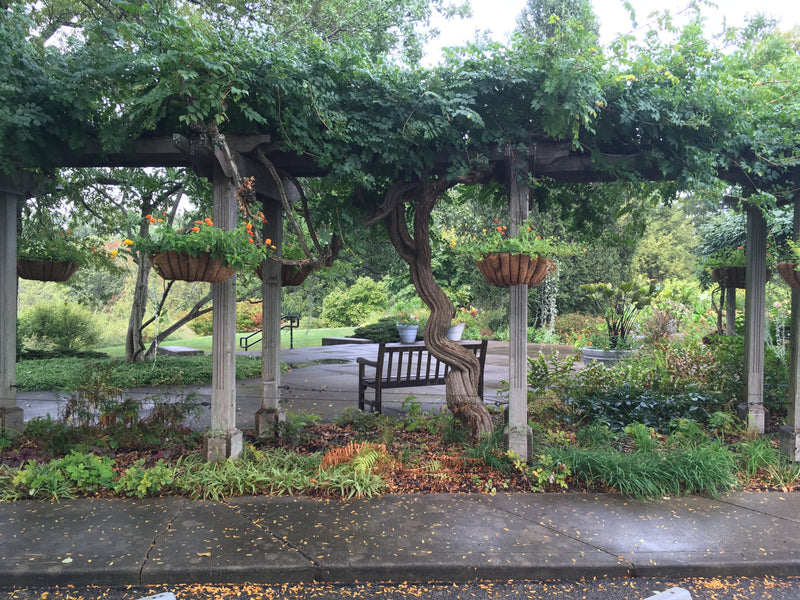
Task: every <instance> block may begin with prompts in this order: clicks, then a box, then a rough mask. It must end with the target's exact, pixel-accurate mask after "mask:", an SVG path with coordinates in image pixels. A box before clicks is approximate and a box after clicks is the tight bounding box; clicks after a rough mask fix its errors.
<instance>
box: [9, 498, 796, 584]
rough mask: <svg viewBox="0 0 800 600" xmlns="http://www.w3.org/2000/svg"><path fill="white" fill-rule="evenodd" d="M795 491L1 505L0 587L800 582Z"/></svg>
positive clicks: (85, 500) (173, 499)
mask: <svg viewBox="0 0 800 600" xmlns="http://www.w3.org/2000/svg"><path fill="white" fill-rule="evenodd" d="M798 515H800V495H798V494H775V493H771V494H753V493H735V494H731V495H730V496H727V497H724V498H722V499H720V500H709V499H706V498H698V497H688V498H680V499H679V498H675V499H662V500H658V501H655V502H649V503H643V502H636V501H630V500H625V499H623V498H621V497H619V496H615V495H609V494H600V495H597V494H513V495H504V494H498V495H496V496H489V495H481V494H476V495H389V496H383V497H380V498H374V499H368V500H351V501H321V500H314V499H310V498H266V497H242V498H236V499H233V500H230V501H229V502H227V503H224V504H221V503H212V502H204V501H192V500H187V499H184V498H153V499H145V500H119V499H80V500H70V501H61V502H58V503H52V502H40V501H20V502H16V503H13V504H0V558H1V560H0V581H2V582H3V585H4V586H23V585H24V586H50V585H62V586H63V585H68V584H73V585H92V584H97V585H115V586H117V585H138V584H156V583H243V582H253V583H289V582H308V583H311V582H340V583H346V582H355V581H361V582H364V581H393V582H402V581H469V580H475V579H489V580H510V579H526V580H535V579H541V580H545V579H547V580H549V579H581V578H592V577H600V578H602V577H610V578H617V577H671V578H686V577H696V576H706V577H711V576H740V577H746V576H751V577H757V576H767V575H772V576H790V575H797V574H800V516H798Z"/></svg>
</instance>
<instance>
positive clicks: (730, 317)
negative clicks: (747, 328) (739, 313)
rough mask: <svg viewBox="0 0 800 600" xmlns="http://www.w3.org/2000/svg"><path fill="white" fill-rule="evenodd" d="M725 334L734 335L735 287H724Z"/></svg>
mask: <svg viewBox="0 0 800 600" xmlns="http://www.w3.org/2000/svg"><path fill="white" fill-rule="evenodd" d="M725 335H727V336H730V337H733V336H735V335H736V288H735V287H729V288H725Z"/></svg>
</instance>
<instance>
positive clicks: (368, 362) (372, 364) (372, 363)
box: [356, 356, 378, 368]
mask: <svg viewBox="0 0 800 600" xmlns="http://www.w3.org/2000/svg"><path fill="white" fill-rule="evenodd" d="M356 362H357V363H358V364H360V365H366V366H368V367H375V368H377V367H378V361H376V360H369V359H367V358H364V357H363V356H359V357H358V358H356Z"/></svg>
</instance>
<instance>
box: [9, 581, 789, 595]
mask: <svg viewBox="0 0 800 600" xmlns="http://www.w3.org/2000/svg"><path fill="white" fill-rule="evenodd" d="M675 587H679V588H683V589H685V590H687V591H688V592H689V594H690V595H691V598H692V600H761V599H768V600H800V576H798V577H786V578H774V577H764V578H735V577H731V578H711V579H703V578H694V579H645V578H637V579H615V580H604V581H509V582H489V581H485V582H474V583H457V584H447V583H440V584H420V583H408V584H396V585H384V584H379V583H372V584H354V585H335V584H331V585H308V584H283V585H258V584H245V585H183V586H151V587H129V588H106V587H59V588H4V587H0V598H4V599H7V600H139V599H140V598H146V597H148V596H154V595H158V594H165V598H166V595H167V594H173V595H174V596H175V598H176V600H228V599H229V598H230V599H234V598H235V599H237V600H283V599H287V600H288V599H292V600H312V599H313V600H345V599H347V600H373V599H378V600H404V599H418V598H424V599H429V600H482V599H486V600H550V599H553V598H555V599H560V600H645V599H647V598H650V597H652V596H653V595H655V594H657V593H659V592H664V591H666V590H669V589H671V588H675ZM159 600H161V599H159Z"/></svg>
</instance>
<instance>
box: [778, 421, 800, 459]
mask: <svg viewBox="0 0 800 600" xmlns="http://www.w3.org/2000/svg"><path fill="white" fill-rule="evenodd" d="M778 444H779V446H780V449H781V452H783V453H784V454H785V455H786V456H788V457H789V460H791V461H794V462H800V429H794V428H793V427H791V426H789V425H782V426H781V427H780V429H778Z"/></svg>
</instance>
